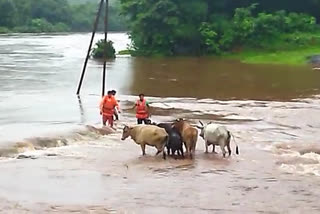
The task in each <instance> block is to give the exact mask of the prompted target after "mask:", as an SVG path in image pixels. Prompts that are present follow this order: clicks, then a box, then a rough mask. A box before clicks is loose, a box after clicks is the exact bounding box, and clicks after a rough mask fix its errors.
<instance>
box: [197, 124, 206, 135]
mask: <svg viewBox="0 0 320 214" xmlns="http://www.w3.org/2000/svg"><path fill="white" fill-rule="evenodd" d="M199 123H200V126H197V128H198V129H200V137H202V138H203V139H204V127H205V125H204V124H203V123H202V122H201V120H199Z"/></svg>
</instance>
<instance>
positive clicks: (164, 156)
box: [162, 135, 169, 160]
mask: <svg viewBox="0 0 320 214" xmlns="http://www.w3.org/2000/svg"><path fill="white" fill-rule="evenodd" d="M168 144H169V135H167V136H166V137H165V139H164V144H163V147H162V154H163V159H164V160H165V159H166V151H165V147H166V146H167V145H168Z"/></svg>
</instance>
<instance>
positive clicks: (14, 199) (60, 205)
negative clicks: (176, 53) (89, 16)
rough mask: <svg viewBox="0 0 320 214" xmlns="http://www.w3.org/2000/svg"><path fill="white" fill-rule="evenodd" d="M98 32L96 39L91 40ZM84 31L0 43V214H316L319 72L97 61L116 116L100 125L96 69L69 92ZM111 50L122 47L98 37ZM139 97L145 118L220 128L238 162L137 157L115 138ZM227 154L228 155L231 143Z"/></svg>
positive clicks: (195, 61)
mask: <svg viewBox="0 0 320 214" xmlns="http://www.w3.org/2000/svg"><path fill="white" fill-rule="evenodd" d="M99 37H100V38H101V37H102V35H98V37H97V39H98V38H99ZM89 39H90V35H89V34H58V35H48V34H44V35H32V34H17V35H2V36H0V56H1V57H0V171H1V176H0V213H303V212H308V213H319V212H320V204H319V202H318V199H319V197H320V187H319V179H320V144H319V143H320V142H319V139H320V132H319V128H320V107H319V106H320V96H319V94H320V92H319V89H320V72H318V71H313V70H312V69H311V67H309V66H294V67H293V66H274V65H245V64H241V63H239V62H236V61H225V60H221V59H215V58H170V59H168V58H157V59H147V58H131V57H127V56H119V57H118V58H117V59H115V60H114V61H110V62H108V65H107V68H108V75H107V87H108V89H111V88H112V89H113V88H114V89H116V90H117V91H118V94H119V95H118V99H119V100H120V104H121V108H122V109H123V113H122V115H121V120H120V121H119V122H117V124H116V126H117V131H115V132H112V131H111V130H110V129H108V128H101V125H100V117H99V116H100V115H99V111H98V103H99V99H100V91H101V85H100V83H101V70H102V65H101V62H97V61H94V60H90V62H89V66H88V70H87V73H86V76H85V81H84V85H83V89H82V94H81V98H80V99H78V97H77V96H76V95H75V92H76V87H77V82H78V80H79V75H80V71H81V68H82V64H83V61H84V57H85V52H86V48H87V45H88V42H89ZM110 39H111V40H113V41H114V43H115V47H116V49H117V51H119V50H122V49H125V48H126V47H127V45H128V44H129V40H128V37H127V35H126V34H124V33H113V34H110ZM140 92H144V93H145V94H146V95H147V96H148V100H149V101H150V102H151V106H152V112H153V116H152V120H153V121H172V120H173V119H175V118H180V117H183V118H186V119H188V120H190V122H191V123H193V124H196V123H198V120H203V121H204V122H209V121H212V122H214V123H217V124H223V125H225V126H227V127H228V129H230V131H231V132H232V133H233V134H234V136H235V139H236V142H237V143H238V144H239V146H240V155H239V156H236V155H235V154H233V155H232V156H231V157H230V158H225V159H223V158H222V157H221V156H222V155H221V152H220V150H219V149H217V151H218V154H205V153H204V142H203V141H202V140H201V139H200V138H199V140H198V144H197V151H196V156H195V159H194V160H188V159H185V160H180V159H178V160H175V159H174V158H168V159H167V160H165V161H164V160H162V158H161V156H159V157H155V156H154V154H155V152H156V151H155V150H154V149H153V148H148V149H147V156H145V157H142V156H141V151H140V147H139V146H137V145H136V144H134V143H133V142H132V140H129V139H128V140H126V141H120V135H121V128H122V127H123V125H124V124H133V123H135V119H134V114H133V112H132V111H130V110H127V109H128V108H130V107H131V106H132V105H133V102H134V101H135V99H136V97H135V95H137V94H138V93H140ZM232 148H233V150H234V148H235V146H234V145H232Z"/></svg>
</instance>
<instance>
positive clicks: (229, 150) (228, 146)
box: [227, 142, 231, 157]
mask: <svg viewBox="0 0 320 214" xmlns="http://www.w3.org/2000/svg"><path fill="white" fill-rule="evenodd" d="M227 149H228V152H229V157H230V156H231V148H230V142H229V143H228V144H227Z"/></svg>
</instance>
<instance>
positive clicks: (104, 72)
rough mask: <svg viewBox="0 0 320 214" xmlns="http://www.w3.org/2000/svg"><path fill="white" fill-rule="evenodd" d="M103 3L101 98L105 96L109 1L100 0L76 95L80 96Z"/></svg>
mask: <svg viewBox="0 0 320 214" xmlns="http://www.w3.org/2000/svg"><path fill="white" fill-rule="evenodd" d="M104 1H106V4H105V17H104V52H103V73H102V96H104V94H105V82H106V80H105V79H106V69H107V62H106V58H107V39H108V7H109V1H108V0H101V1H100V4H99V9H98V12H97V16H96V20H95V22H94V25H93V31H92V36H91V40H90V44H89V48H88V52H87V55H86V59H85V61H84V64H83V69H82V73H81V76H80V81H79V84H78V90H77V95H79V94H80V90H81V86H82V82H83V79H84V75H85V73H86V69H87V64H88V60H89V58H90V52H91V49H92V44H93V40H94V36H95V34H96V31H97V28H98V24H99V18H100V15H101V11H102V9H103V3H104Z"/></svg>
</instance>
